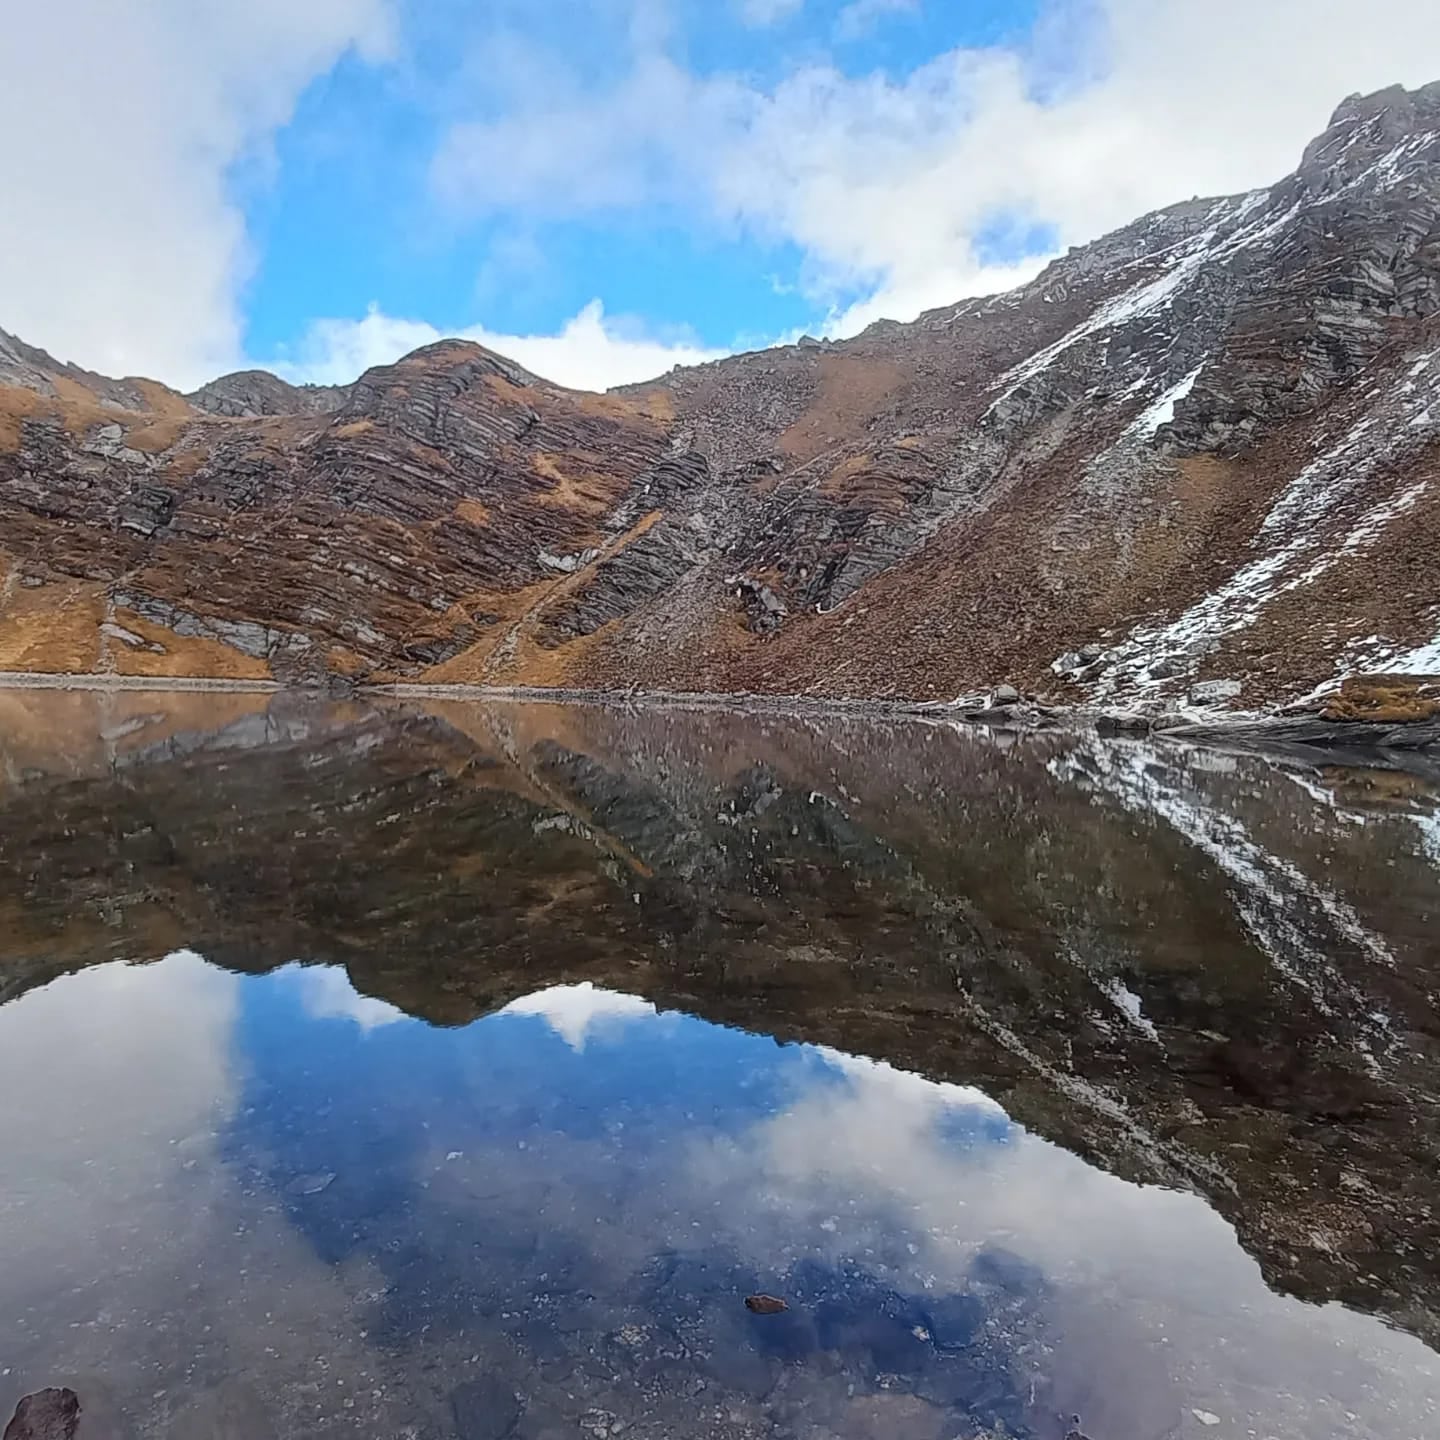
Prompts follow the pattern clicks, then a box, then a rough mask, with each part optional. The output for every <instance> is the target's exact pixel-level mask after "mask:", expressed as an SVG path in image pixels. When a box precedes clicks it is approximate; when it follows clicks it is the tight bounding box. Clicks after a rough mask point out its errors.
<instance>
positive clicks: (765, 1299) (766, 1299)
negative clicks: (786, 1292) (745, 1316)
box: [745, 1295, 790, 1315]
mask: <svg viewBox="0 0 1440 1440" xmlns="http://www.w3.org/2000/svg"><path fill="white" fill-rule="evenodd" d="M745 1308H746V1309H747V1310H749V1311H750V1312H751V1313H752V1314H755V1315H779V1314H780V1313H781V1312H782V1311H784V1310H788V1309H789V1308H790V1307H789V1305H787V1304H786V1303H785V1301H783V1300H781V1299H778V1298H777V1297H776V1296H774V1295H747V1296H746V1297H745Z"/></svg>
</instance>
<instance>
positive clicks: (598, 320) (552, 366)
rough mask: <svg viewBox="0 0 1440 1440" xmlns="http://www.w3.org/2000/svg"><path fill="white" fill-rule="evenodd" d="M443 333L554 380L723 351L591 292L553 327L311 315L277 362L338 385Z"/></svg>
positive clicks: (630, 377)
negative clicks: (531, 330)
mask: <svg viewBox="0 0 1440 1440" xmlns="http://www.w3.org/2000/svg"><path fill="white" fill-rule="evenodd" d="M447 334H453V335H457V336H458V337H459V338H461V339H463V340H473V341H475V343H476V344H478V345H484V346H486V347H487V348H488V349H490V350H494V351H496V352H498V353H499V354H501V355H505V356H507V357H508V358H509V359H511V360H514V361H516V362H518V363H519V364H520V365H523V366H524V367H525V368H526V369H527V370H530V371H532V372H534V373H535V374H536V375H540V376H543V377H544V378H545V379H547V380H553V381H554V382H555V383H556V384H558V385H568V386H570V387H571V388H572V389H576V390H604V389H607V388H609V387H610V386H612V385H624V384H628V383H630V382H632V381H638V380H650V379H653V378H654V377H655V376H657V375H661V374H663V373H664V372H665V371H666V370H669V369H670V368H671V367H672V366H674V365H698V364H702V363H703V362H704V361H706V360H714V359H717V358H718V357H719V356H720V355H722V354H723V353H724V352H723V351H718V350H706V349H704V348H703V347H701V346H699V345H695V344H693V343H690V342H687V341H684V340H677V341H668V340H664V339H657V338H655V337H652V336H646V335H644V334H642V333H638V332H636V331H635V330H633V329H632V328H631V327H628V326H626V325H624V324H623V323H620V322H617V321H615V320H612V319H609V318H607V316H606V315H605V310H604V307H603V306H602V305H601V303H600V302H599V301H598V300H592V301H591V302H590V304H588V305H587V306H585V308H584V309H583V310H581V311H580V312H579V314H577V315H575V316H573V317H572V318H571V319H569V320H567V321H566V322H565V324H563V325H562V326H561V327H560V328H559V330H557V331H556V332H555V333H554V334H553V335H502V334H497V333H496V332H494V331H492V330H487V329H486V328H485V327H484V326H481V325H476V326H471V327H469V328H468V329H460V330H456V331H440V330H437V329H436V328H435V327H434V326H433V325H430V324H427V323H426V322H425V321H423V320H404V319H400V318H397V317H396V316H393V315H386V314H384V313H382V312H381V311H380V310H378V309H376V308H374V307H372V308H371V309H370V311H369V313H368V314H367V315H366V316H365V317H364V318H363V319H361V320H317V321H315V322H314V323H313V324H312V325H311V327H310V329H309V331H308V333H307V334H306V336H305V338H304V340H303V341H302V342H301V344H300V346H299V348H298V350H297V351H296V353H295V355H294V356H293V357H290V358H288V359H287V360H286V361H284V362H283V363H281V364H278V365H276V366H275V369H276V370H277V371H278V372H279V373H281V374H283V375H285V376H287V377H288V378H290V379H292V380H295V381H310V382H312V383H314V384H322V385H343V384H348V383H349V382H350V381H351V380H353V379H355V377H356V376H357V375H359V374H361V373H362V372H363V371H364V370H366V369H368V368H369V367H370V366H371V365H388V364H390V363H391V362H392V361H395V360H398V359H399V358H400V357H401V356H402V355H405V354H407V353H408V352H409V351H411V350H415V349H418V348H419V347H420V346H421V345H430V344H433V343H434V342H435V341H436V340H439V339H442V338H444V337H445V336H446V335H447Z"/></svg>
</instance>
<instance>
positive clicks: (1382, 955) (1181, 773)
mask: <svg viewBox="0 0 1440 1440" xmlns="http://www.w3.org/2000/svg"><path fill="white" fill-rule="evenodd" d="M1178 753H1179V752H1173V751H1169V752H1167V751H1162V750H1161V749H1160V748H1159V747H1157V746H1154V745H1148V744H1144V743H1141V742H1138V741H1136V742H1130V743H1126V744H1108V743H1104V742H1098V741H1097V742H1088V743H1085V744H1082V745H1077V746H1076V747H1075V748H1074V749H1073V750H1071V751H1069V752H1068V753H1066V754H1064V755H1060V756H1057V757H1056V758H1055V759H1054V760H1052V761H1051V762H1050V766H1049V768H1050V771H1051V773H1052V774H1053V775H1055V776H1056V777H1057V778H1058V779H1061V780H1067V781H1071V782H1073V783H1076V784H1079V785H1083V786H1086V787H1089V788H1092V789H1095V790H1097V791H1099V792H1100V793H1101V794H1104V795H1107V796H1109V797H1111V798H1113V799H1115V800H1117V801H1119V802H1120V804H1122V805H1123V806H1124V807H1125V808H1126V809H1127V810H1130V811H1131V812H1132V813H1134V814H1137V815H1145V816H1151V817H1153V818H1155V819H1157V820H1161V821H1164V822H1165V823H1166V824H1168V825H1170V826H1172V827H1173V828H1174V829H1175V830H1177V831H1178V832H1179V833H1180V834H1181V835H1183V836H1184V837H1185V838H1186V839H1187V840H1188V841H1190V843H1191V844H1193V845H1194V846H1195V847H1196V849H1198V850H1199V851H1201V853H1203V854H1204V855H1207V856H1208V857H1209V858H1210V859H1211V860H1212V861H1213V862H1214V863H1215V864H1216V865H1217V866H1218V867H1219V868H1220V870H1221V871H1223V872H1224V874H1225V875H1227V876H1228V877H1229V878H1230V880H1231V881H1232V891H1231V893H1232V895H1233V898H1234V903H1235V909H1236V912H1237V914H1238V915H1239V917H1240V919H1241V921H1242V922H1243V923H1244V925H1245V928H1246V929H1247V930H1249V932H1250V934H1251V935H1252V936H1253V937H1254V939H1255V941H1256V943H1257V944H1258V945H1259V946H1260V948H1261V949H1262V950H1263V951H1264V952H1265V954H1266V955H1267V956H1268V957H1269V959H1270V961H1271V963H1272V964H1273V965H1274V966H1275V968H1276V969H1277V970H1279V971H1280V973H1281V974H1283V975H1284V976H1285V977H1286V978H1287V979H1288V980H1289V981H1291V983H1293V984H1295V985H1297V986H1299V987H1300V988H1301V989H1303V990H1305V991H1306V992H1308V993H1309V994H1310V996H1311V997H1312V998H1313V1000H1314V1002H1315V1005H1316V1007H1317V1008H1318V1009H1320V1010H1321V1011H1322V1012H1323V1013H1327V1014H1328V1013H1332V1012H1333V999H1334V998H1338V997H1343V998H1345V999H1346V1000H1347V1001H1348V1002H1349V1003H1350V1004H1351V1005H1352V1006H1353V1007H1354V1008H1355V1010H1356V1012H1357V1015H1358V1016H1361V1017H1367V1016H1368V1017H1369V1020H1370V1021H1371V1022H1373V1024H1374V1026H1375V1027H1376V1028H1377V1030H1378V1031H1379V1032H1380V1036H1381V1038H1382V1039H1384V1040H1385V1041H1386V1043H1388V1041H1389V1033H1388V1032H1389V1025H1388V1021H1387V1019H1386V1017H1385V1016H1384V1014H1383V1013H1382V1012H1381V1011H1379V1010H1378V1009H1377V1007H1376V1005H1375V1004H1374V1003H1373V1002H1370V1001H1368V1000H1367V999H1366V998H1365V997H1363V996H1362V995H1361V994H1360V993H1359V992H1358V991H1357V990H1356V989H1355V988H1354V986H1352V985H1351V984H1350V982H1349V981H1348V980H1346V978H1345V977H1344V976H1343V975H1342V974H1341V972H1340V971H1339V970H1338V969H1337V968H1336V966H1335V965H1334V963H1333V962H1332V961H1331V959H1330V951H1331V949H1332V948H1333V946H1334V945H1335V944H1336V942H1343V943H1348V944H1349V945H1351V946H1353V947H1354V948H1355V949H1357V950H1359V951H1361V952H1362V953H1363V954H1365V955H1366V956H1368V957H1369V958H1370V959H1371V960H1373V961H1375V962H1377V963H1379V964H1382V965H1384V966H1386V967H1393V966H1394V964H1395V958H1394V956H1393V955H1392V953H1391V951H1390V948H1389V946H1388V945H1386V943H1385V941H1384V940H1382V939H1381V938H1380V936H1378V935H1376V934H1375V933H1374V932H1373V931H1372V930H1370V929H1369V928H1368V927H1367V926H1366V925H1365V923H1364V922H1363V921H1362V920H1361V919H1360V917H1359V915H1357V914H1356V912H1355V911H1354V909H1353V908H1352V907H1351V906H1350V905H1348V904H1347V903H1346V902H1345V901H1344V900H1342V899H1341V898H1340V897H1339V896H1338V895H1336V894H1334V893H1333V892H1332V891H1330V890H1328V889H1326V888H1325V887H1324V886H1323V885H1320V884H1318V883H1317V882H1315V881H1313V880H1311V879H1310V878H1309V877H1308V876H1307V875H1306V874H1305V873H1304V872H1303V871H1302V870H1300V868H1299V867H1298V866H1296V865H1295V864H1293V863H1292V862H1291V861H1289V860H1286V859H1284V858H1283V857H1281V856H1279V855H1275V854H1273V853H1271V852H1270V851H1269V850H1266V849H1265V848H1264V846H1262V845H1261V844H1260V843H1259V842H1258V841H1256V840H1255V839H1254V838H1253V837H1252V836H1251V835H1250V833H1249V831H1248V830H1247V829H1246V828H1245V826H1244V824H1243V823H1242V822H1241V821H1240V819H1239V818H1238V817H1237V816H1234V815H1231V814H1229V813H1227V812H1225V811H1223V810H1221V809H1220V808H1219V807H1218V806H1217V805H1216V804H1215V803H1214V802H1213V800H1211V799H1210V798H1208V797H1205V796H1202V795H1200V794H1199V792H1198V791H1196V789H1195V788H1194V786H1193V785H1192V784H1188V783H1187V777H1186V773H1185V770H1184V767H1183V765H1181V764H1179V763H1177V762H1176V760H1175V759H1174V756H1175V755H1176V754H1178ZM1317 924H1318V926H1319V927H1320V928H1321V929H1323V930H1325V931H1326V932H1328V933H1326V934H1324V935H1323V936H1321V937H1320V938H1318V939H1317V938H1316V937H1315V936H1314V935H1312V934H1310V933H1308V931H1309V929H1310V928H1311V927H1313V926H1315V925H1317Z"/></svg>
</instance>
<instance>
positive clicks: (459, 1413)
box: [450, 1375, 525, 1440]
mask: <svg viewBox="0 0 1440 1440" xmlns="http://www.w3.org/2000/svg"><path fill="white" fill-rule="evenodd" d="M524 1408H525V1407H524V1406H523V1405H521V1403H520V1401H519V1399H518V1398H517V1397H516V1395H515V1392H514V1391H513V1390H512V1389H511V1388H510V1387H509V1386H508V1385H506V1384H505V1383H504V1382H503V1381H501V1380H499V1379H497V1378H496V1377H495V1376H493V1375H487V1376H485V1377H483V1378H482V1379H479V1380H468V1381H466V1383H465V1384H464V1385H459V1386H457V1387H456V1388H455V1390H454V1392H453V1393H452V1394H451V1396H450V1411H451V1414H452V1415H454V1417H455V1433H456V1435H458V1436H459V1437H460V1440H505V1437H506V1436H507V1435H509V1434H511V1432H512V1431H513V1430H514V1429H515V1427H516V1426H517V1425H518V1424H519V1423H520V1415H521V1412H522V1411H523V1410H524Z"/></svg>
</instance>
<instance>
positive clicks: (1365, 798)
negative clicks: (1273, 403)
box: [0, 694, 1440, 1440]
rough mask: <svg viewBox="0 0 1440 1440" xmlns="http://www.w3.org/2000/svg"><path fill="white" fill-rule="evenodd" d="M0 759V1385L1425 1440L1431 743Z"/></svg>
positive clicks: (147, 1395)
mask: <svg viewBox="0 0 1440 1440" xmlns="http://www.w3.org/2000/svg"><path fill="white" fill-rule="evenodd" d="M0 767H3V769H0V776H3V778H0V998H3V999H4V1001H5V1003H4V1004H3V1005H0V1093H3V1095H4V1096H5V1097H7V1098H6V1099H5V1100H4V1102H3V1103H0V1371H3V1373H0V1409H3V1410H4V1413H5V1414H6V1415H8V1414H9V1411H10V1409H11V1408H12V1407H13V1405H14V1404H15V1402H16V1401H17V1400H18V1399H19V1397H20V1396H21V1395H23V1394H25V1393H27V1392H29V1391H32V1390H35V1389H37V1388H39V1387H41V1386H44V1385H49V1384H69V1385H72V1386H73V1387H74V1388H75V1390H76V1391H77V1392H78V1393H79V1394H80V1397H81V1401H82V1404H83V1405H84V1406H85V1410H84V1414H83V1416H82V1430H81V1434H82V1437H83V1436H85V1435H91V1436H99V1435H107V1434H108V1435H115V1436H130V1437H141V1436H143V1437H149V1436H166V1437H176V1440H179V1437H201V1440H203V1437H209V1436H216V1437H220V1436H224V1437H236V1440H238V1437H245V1440H251V1437H265V1436H273V1437H277V1440H278V1437H290V1436H297V1437H298V1436H331V1435H335V1436H342V1435H356V1436H360V1435H365V1436H370V1435H375V1436H413V1437H432V1436H433V1437H447V1436H461V1437H466V1440H491V1437H495V1440H499V1437H503V1436H505V1435H513V1436H516V1437H522V1440H523V1437H532V1440H540V1437H549V1436H555V1437H559V1436H586V1435H589V1436H600V1435H633V1436H646V1437H661V1436H666V1437H672V1436H716V1437H719V1436H730V1437H742V1436H754V1437H761V1436H766V1437H768V1436H792V1437H797V1440H834V1437H846V1440H848V1437H855V1440H869V1437H875V1440H881V1437H884V1440H891V1437H894V1440H908V1437H914V1440H971V1437H975V1436H981V1435H984V1436H991V1435H995V1434H1005V1435H1010V1436H1035V1437H1041V1440H1045V1437H1054V1440H1059V1437H1061V1436H1063V1435H1064V1434H1065V1433H1066V1431H1067V1430H1069V1429H1070V1428H1071V1427H1072V1426H1073V1425H1074V1424H1075V1421H1074V1420H1073V1418H1072V1417H1074V1416H1076V1415H1078V1416H1079V1417H1080V1420H1079V1428H1080V1429H1082V1430H1083V1432H1084V1433H1085V1434H1086V1435H1088V1436H1090V1437H1091V1440H1146V1437H1160V1436H1169V1435H1177V1436H1189V1435H1206V1436H1219V1437H1223V1436H1256V1437H1266V1436H1271V1437H1277V1440H1279V1437H1286V1440H1288V1437H1316V1436H1329V1435H1336V1436H1356V1437H1358V1436H1373V1437H1385V1440H1388V1437H1412V1436H1413V1437H1419V1436H1424V1435H1430V1434H1433V1433H1436V1428H1437V1408H1440V1357H1437V1355H1436V1353H1435V1347H1436V1346H1437V1345H1440V1222H1437V1220H1436V1218H1435V1217H1434V1215H1433V1214H1432V1206H1433V1195H1434V1175H1435V1174H1436V1173H1437V1172H1436V1162H1437V1159H1440V1153H1437V1152H1440V1139H1437V1128H1436V1102H1437V1097H1440V1070H1437V1038H1440V1036H1437V1032H1440V1017H1437V1011H1436V993H1437V989H1440V986H1437V983H1436V981H1437V976H1440V803H1437V794H1436V790H1435V788H1434V785H1433V781H1432V777H1430V776H1428V775H1426V774H1424V773H1411V772H1407V771H1405V770H1396V769H1380V768H1375V769H1353V768H1352V769H1339V768H1335V767H1331V766H1327V765H1325V764H1323V763H1319V762H1317V761H1316V759H1315V757H1308V758H1307V757H1291V758H1289V759H1287V760H1285V761H1276V760H1269V759H1262V758H1257V757H1231V756H1225V755H1221V754H1216V753H1213V752H1202V751H1187V750H1181V749H1176V748H1172V747H1163V746H1159V745H1154V744H1150V743H1140V742H1134V741H1130V742H1125V741H1116V742H1102V741H1097V740H1095V739H1093V738H1075V737H1065V736H1054V735H1052V736H1040V737H1034V738H1032V739H1028V740H1018V741H1017V740H1016V739H1015V738H1014V737H1011V736H1004V735H998V734H989V733H987V732H983V731H975V730H956V729H952V728H950V727H948V726H936V725H920V724H904V725H897V724H882V723H879V722H874V721H863V720H857V719H849V720H837V721H834V722H830V723H826V724H820V723H817V722H816V721H815V720H814V719H813V717H812V718H807V719H804V720H786V719H783V718H781V717H775V716H771V717H764V718H757V717H742V716H734V715H718V714H705V715H685V714H681V713H678V712H666V713H653V712H643V711H642V712H635V713H629V714H619V713H612V712H605V711H599V710H567V709H561V708H554V707H537V706H528V707H526V706H515V707H498V706H489V707H462V706H454V705H446V706H436V707H434V708H433V709H432V710H430V711H429V712H421V711H417V710H410V709H401V708H398V707H397V708H394V709H383V710H375V709H371V708H368V707H363V706H350V707H316V706H307V705H301V704H298V703H296V702H294V701H290V700H288V699H285V698H282V699H280V700H278V701H272V700H271V699H270V697H250V696H225V697H209V696H173V697H166V696H156V695H121V696H109V697H101V696H87V695H68V696H67V695H39V694H25V695H0ZM756 1293H765V1294H771V1295H775V1296H780V1297H783V1298H784V1299H785V1300H786V1301H787V1303H788V1307H789V1308H788V1309H787V1310H786V1311H785V1312H784V1313H783V1314H779V1315H759V1314H752V1313H751V1312H750V1311H749V1310H747V1308H746V1306H745V1304H744V1301H745V1298H746V1297H747V1296H749V1295H752V1294H756ZM0 1418H3V1417H0Z"/></svg>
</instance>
